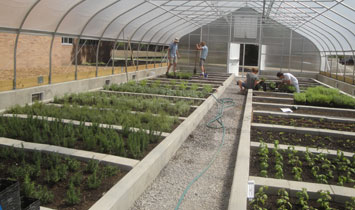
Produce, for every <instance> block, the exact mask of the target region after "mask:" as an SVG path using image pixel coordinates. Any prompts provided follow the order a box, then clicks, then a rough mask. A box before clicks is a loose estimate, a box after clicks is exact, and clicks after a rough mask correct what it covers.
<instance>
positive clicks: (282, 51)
mask: <svg viewBox="0 0 355 210" xmlns="http://www.w3.org/2000/svg"><path fill="white" fill-rule="evenodd" d="M281 40H282V45H281V64H280V71H281V72H282V67H283V65H284V47H285V44H284V41H285V40H284V34H283V33H282V39H281Z"/></svg>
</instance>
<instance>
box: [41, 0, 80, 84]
mask: <svg viewBox="0 0 355 210" xmlns="http://www.w3.org/2000/svg"><path fill="white" fill-rule="evenodd" d="M84 1H86V0H81V1H79V2H78V3H76V4H75V5H73V6H72V7H71V8H70V9H69V10H67V11H66V13H65V14H64V15H63V16H62V18H61V19H60V21H59V22H58V24H57V26H56V28H55V30H54V33H53V35H52V40H51V46H50V50H49V78H48V83H49V84H51V83H52V51H53V42H54V38H55V35H56V33H57V31H58V29H59V26H60V25H61V24H62V22H63V20H64V18H65V17H66V16H67V15H68V14H69V13H70V12H71V11H72V10H73V9H74V8H76V7H77V6H78V5H80V4H81V3H83V2H84Z"/></svg>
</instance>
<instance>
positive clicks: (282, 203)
mask: <svg viewBox="0 0 355 210" xmlns="http://www.w3.org/2000/svg"><path fill="white" fill-rule="evenodd" d="M277 194H278V196H280V198H279V199H277V201H276V204H277V206H278V208H277V209H278V210H286V209H292V204H291V202H290V197H289V196H288V192H287V191H286V190H285V189H280V190H279V191H278V192H277Z"/></svg>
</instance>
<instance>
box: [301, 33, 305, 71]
mask: <svg viewBox="0 0 355 210" xmlns="http://www.w3.org/2000/svg"><path fill="white" fill-rule="evenodd" d="M303 53H304V37H302V57H301V73H302V72H303V62H304V55H303Z"/></svg>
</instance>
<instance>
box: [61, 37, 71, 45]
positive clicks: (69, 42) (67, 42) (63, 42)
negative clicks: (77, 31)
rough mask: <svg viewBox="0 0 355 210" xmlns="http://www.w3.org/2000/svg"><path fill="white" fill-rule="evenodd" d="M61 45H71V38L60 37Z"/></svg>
mask: <svg viewBox="0 0 355 210" xmlns="http://www.w3.org/2000/svg"><path fill="white" fill-rule="evenodd" d="M62 45H73V38H69V37H62Z"/></svg>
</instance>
